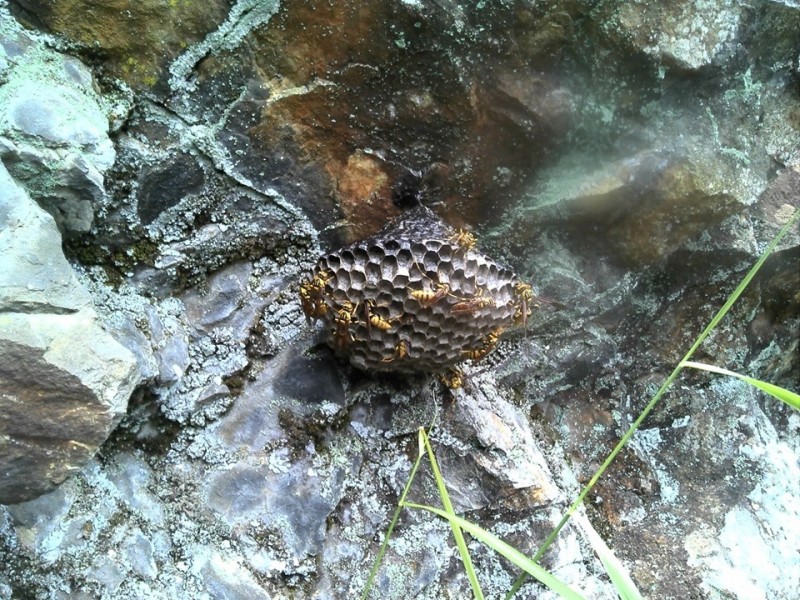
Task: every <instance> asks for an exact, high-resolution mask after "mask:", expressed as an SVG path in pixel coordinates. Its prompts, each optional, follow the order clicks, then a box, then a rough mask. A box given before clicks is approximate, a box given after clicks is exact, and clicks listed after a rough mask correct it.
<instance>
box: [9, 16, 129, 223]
mask: <svg viewBox="0 0 800 600" xmlns="http://www.w3.org/2000/svg"><path fill="white" fill-rule="evenodd" d="M0 38H2V41H0V44H2V47H3V51H4V53H5V56H7V57H8V58H7V64H6V65H5V68H4V69H3V83H2V86H0V157H2V159H3V163H4V164H5V165H6V167H7V168H8V170H9V171H11V173H12V174H13V176H14V177H15V178H16V179H17V180H18V181H20V182H22V183H23V184H24V185H25V187H26V189H27V191H28V193H29V194H30V195H31V196H33V198H34V199H35V200H36V201H37V202H38V203H39V204H40V206H42V207H43V208H44V209H45V210H47V211H48V212H49V213H50V214H51V215H52V216H53V218H54V219H55V221H56V224H57V225H58V227H59V229H60V230H61V231H62V232H66V233H69V234H75V233H85V232H87V231H89V228H90V227H91V225H92V220H93V218H94V210H95V207H96V205H98V204H99V203H101V202H102V200H103V199H104V198H105V195H106V191H105V187H104V184H103V174H104V173H105V171H106V170H107V169H108V168H109V167H110V166H111V165H112V164H113V162H114V156H115V152H114V146H113V144H112V143H111V140H110V139H109V137H108V133H107V132H108V118H107V116H106V114H105V113H106V109H105V107H104V106H102V105H101V103H102V100H101V98H100V96H99V95H98V94H97V93H96V92H95V90H94V88H93V85H92V74H91V73H90V72H89V71H88V69H87V68H86V67H85V66H84V65H83V64H82V63H81V62H79V61H77V60H75V59H73V58H69V57H65V56H61V55H58V54H56V53H54V52H49V53H48V52H47V51H46V50H44V49H43V47H42V45H41V44H40V43H37V42H34V41H33V40H32V39H31V38H30V36H29V35H28V34H27V33H24V32H22V31H19V30H14V29H13V28H11V27H10V26H9V24H8V22H3V23H0Z"/></svg>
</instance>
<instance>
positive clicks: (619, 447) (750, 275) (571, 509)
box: [506, 210, 800, 600]
mask: <svg viewBox="0 0 800 600" xmlns="http://www.w3.org/2000/svg"><path fill="white" fill-rule="evenodd" d="M798 216H800V210H795V211H794V214H793V215H792V217H791V218H790V219H789V220H788V221H787V222H786V224H785V225H784V226H783V227H782V228H781V230H780V231H779V232H778V234H777V235H776V236H775V237H774V238H773V240H772V241H771V242H770V244H769V246H767V248H766V250H764V252H763V254H762V255H761V256H760V257H759V259H758V261H756V264H754V265H753V267H752V268H751V269H750V271H748V273H747V275H745V277H744V279H742V282H741V283H740V284H739V285H738V286H737V287H736V289H735V290H734V291H733V293H732V294H731V295H730V296H729V297H728V299H727V300H726V301H725V304H723V305H722V308H720V309H719V311H717V314H716V315H714V317H713V318H712V319H711V321H710V322H709V324H708V325H707V326H706V328H705V329H704V330H703V332H702V333H701V334H700V335H699V336H698V337H697V339H696V340H695V342H694V344H692V347H691V348H689V351H688V352H687V353H686V355H685V356H684V357H683V359H682V360H681V362H680V363H678V365H677V366H676V367H675V369H674V370H673V371H672V373H670V375H669V377H667V379H666V380H665V381H664V383H662V384H661V387H660V388H658V391H657V392H656V393H655V395H654V396H653V397H652V398H651V399H650V402H648V403H647V406H645V407H644V410H643V411H642V413H641V414H640V415H639V417H638V418H637V419H636V420H635V421H634V422H633V424H632V425H631V426H630V428H629V429H628V431H626V432H625V434H624V435H623V436H622V438H621V439H620V441H619V443H618V444H617V445H616V446H615V447H614V449H613V450H612V451H611V453H610V454H609V455H608V458H606V460H605V461H604V462H603V464H602V465H600V468H599V469H597V472H596V473H595V474H594V475H593V476H592V478H591V479H590V480H589V483H587V484H586V486H585V487H584V488H583V490H581V493H580V494H579V495H578V497H577V498H576V499H575V502H573V503H572V505H570V507H569V508H568V509H567V512H566V513H564V516H563V517H562V518H561V520H560V521H559V522H558V525H556V527H555V529H553V531H552V532H551V533H550V535H548V536H547V538H546V539H545V541H544V543H543V544H542V546H541V547H540V548H539V550H538V551H537V552H536V554H534V555H533V561H534V562H536V561H538V560H539V559H540V558H541V557H542V556H543V555H544V553H545V552H546V551H547V548H549V547H550V544H552V543H553V540H555V539H556V537H557V536H558V534H559V533H560V531H561V530H562V529H563V528H564V526H565V525H566V524H567V522H568V521H569V520H570V518H571V517H572V515H573V514H574V513H575V511H576V510H577V509H578V507H579V506H580V505H581V504H582V503H583V500H584V498H586V496H587V495H588V494H589V492H590V491H591V490H592V488H593V487H594V486H595V484H596V483H597V481H598V480H599V479H600V477H601V476H602V475H603V473H605V471H606V469H608V467H609V465H611V463H612V462H613V461H614V459H615V458H616V457H617V454H619V453H620V451H621V450H622V448H624V447H625V445H626V444H627V443H628V440H630V439H631V437H632V436H633V434H634V433H635V432H636V430H637V429H639V426H640V425H641V424H642V421H644V420H645V418H646V417H647V415H649V414H650V412H651V411H652V410H653V408H655V406H656V404H658V401H659V400H661V396H663V395H664V393H665V392H666V391H667V389H669V387H670V386H671V385H672V382H673V381H675V379H677V377H678V375H679V374H680V372H681V370H682V368H683V367H682V366H681V364H682V363H685V362H686V361H688V360H689V359H690V358H691V357H692V355H693V354H694V353H695V351H696V350H697V348H699V347H700V344H702V343H703V342H704V341H705V339H706V338H707V337H708V336H709V334H710V333H711V332H712V331H713V330H714V328H715V327H716V326H717V325H718V324H719V322H720V321H721V320H722V319H723V318H724V317H725V315H726V314H728V311H729V310H730V309H731V306H733V304H734V302H736V300H738V299H739V296H741V295H742V292H744V290H745V289H746V288H747V286H748V285H749V284H750V281H751V280H752V279H753V277H755V275H756V273H758V271H759V270H760V269H761V267H762V265H763V264H764V263H765V262H766V260H767V257H768V256H769V255H770V254H772V251H773V250H774V249H775V247H776V246H777V245H778V244H779V243H780V241H781V240H782V239H783V238H784V236H785V235H786V234H787V233H788V232H789V229H791V227H792V225H794V223H795V221H797V217H798ZM526 577H527V574H526V573H522V575H520V576H519V577H518V578H517V580H516V581H515V582H514V585H513V586H512V587H511V589H510V590H509V592H508V594H506V600H511V598H513V597H514V594H516V593H517V591H519V588H521V587H522V584H523V583H525V579H526Z"/></svg>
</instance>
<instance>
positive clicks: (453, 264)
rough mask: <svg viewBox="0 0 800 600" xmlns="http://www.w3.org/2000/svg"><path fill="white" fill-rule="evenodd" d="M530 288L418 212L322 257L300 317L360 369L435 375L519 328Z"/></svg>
mask: <svg viewBox="0 0 800 600" xmlns="http://www.w3.org/2000/svg"><path fill="white" fill-rule="evenodd" d="M532 298H533V294H532V290H531V286H530V285H528V284H527V283H525V282H523V281H521V280H520V279H519V278H518V277H517V275H516V274H514V273H513V272H512V271H510V270H509V269H507V268H505V267H503V266H501V265H499V264H497V263H496V262H495V261H494V260H492V259H491V258H489V257H488V256H485V255H484V254H482V253H481V252H479V251H478V250H477V249H476V239H475V237H474V236H473V235H472V234H471V233H469V232H467V231H464V230H456V229H454V228H453V227H451V226H449V225H447V224H446V223H445V222H444V221H442V220H441V219H440V218H439V217H438V216H436V215H435V214H434V213H433V212H432V211H431V210H430V209H428V208H426V207H424V206H422V205H418V206H415V207H414V208H411V209H409V210H408V211H407V212H406V213H405V214H403V215H401V216H400V217H397V218H396V219H394V220H392V221H390V222H389V223H388V224H387V225H386V226H385V227H384V228H383V229H382V230H381V231H380V232H379V233H377V234H376V235H374V236H372V237H369V238H367V239H365V240H362V241H360V242H356V243H354V244H350V245H348V246H344V247H343V248H341V249H339V250H337V251H336V252H333V253H331V254H328V255H326V256H322V257H321V258H320V259H319V260H318V262H317V265H316V267H315V268H314V269H313V271H312V273H311V274H310V275H309V276H308V277H307V278H306V279H304V280H303V281H302V282H301V284H300V300H301V304H302V308H303V312H304V313H305V315H306V318H307V319H308V320H309V321H310V320H314V321H316V320H317V319H319V320H321V321H322V323H323V325H324V327H325V330H326V331H327V333H328V336H327V338H328V343H329V344H330V346H331V347H332V348H333V349H334V351H336V352H337V353H338V354H340V355H342V356H345V357H347V358H348V359H349V361H350V363H351V364H353V365H354V366H355V367H357V368H359V369H363V370H365V371H393V372H399V373H420V372H423V373H440V374H446V375H445V376H444V377H443V381H445V382H446V383H447V384H448V385H450V386H451V387H458V385H460V382H461V377H460V372H459V371H458V369H457V365H458V364H459V363H461V362H463V361H465V360H471V361H474V362H476V361H479V360H481V359H482V358H484V357H485V356H486V355H487V354H489V352H491V351H492V350H494V348H495V347H496V346H497V343H498V341H499V338H500V335H501V334H502V333H503V332H504V331H505V330H507V329H509V328H512V327H515V326H525V325H526V324H527V319H528V316H529V315H530V311H531V299H532Z"/></svg>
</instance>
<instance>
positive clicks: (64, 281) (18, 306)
mask: <svg viewBox="0 0 800 600" xmlns="http://www.w3.org/2000/svg"><path fill="white" fill-rule="evenodd" d="M60 241H61V238H60V236H59V234H58V230H57V229H56V226H55V223H54V222H53V219H52V218H51V217H50V215H48V214H47V213H46V212H44V211H43V210H42V209H41V208H39V207H38V206H37V205H36V203H34V202H33V201H32V200H31V199H30V198H29V197H28V196H27V195H26V194H25V192H24V191H23V190H22V188H20V187H19V186H17V185H16V183H14V181H13V180H12V179H11V177H10V176H9V174H8V171H6V169H5V167H3V166H2V165H0V355H2V357H3V359H2V361H0V388H1V389H2V390H3V391H2V394H1V395H0V474H2V475H0V502H2V503H4V504H8V503H17V502H22V501H24V500H30V499H32V498H35V497H37V496H39V495H41V494H43V493H45V492H49V491H51V490H52V489H53V488H54V487H55V486H57V485H58V484H60V483H62V482H63V481H64V480H65V479H66V478H67V477H69V476H70V475H72V474H74V473H76V472H78V471H79V470H80V468H81V467H82V466H83V465H84V463H85V462H86V461H87V460H88V459H89V458H91V457H92V456H93V455H94V453H95V452H96V451H97V449H98V447H99V446H100V444H102V443H103V442H104V441H105V439H106V438H107V437H108V434H109V433H110V432H111V430H112V429H113V428H114V427H115V426H116V425H117V424H118V423H119V421H120V419H121V418H122V416H123V415H124V414H125V409H126V408H127V405H128V398H129V397H130V395H131V392H132V391H133V388H134V387H135V385H136V384H137V383H138V382H139V370H138V368H137V364H136V361H135V359H134V357H133V355H132V354H131V353H130V352H129V351H128V350H126V349H125V348H124V347H123V346H121V345H120V344H119V343H117V342H116V341H115V340H114V338H112V337H111V335H110V334H109V333H108V332H107V331H106V330H105V329H104V328H103V326H102V323H101V321H100V320H99V319H98V317H97V313H96V312H95V311H94V309H93V307H92V299H91V297H90V295H89V293H88V292H87V291H86V289H85V288H84V287H82V286H81V285H80V283H79V281H78V279H77V277H76V276H75V274H74V273H73V271H72V268H71V267H70V265H69V263H68V262H67V260H66V259H65V258H64V254H63V253H62V251H61V244H60Z"/></svg>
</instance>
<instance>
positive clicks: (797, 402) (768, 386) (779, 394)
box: [681, 360, 800, 410]
mask: <svg viewBox="0 0 800 600" xmlns="http://www.w3.org/2000/svg"><path fill="white" fill-rule="evenodd" d="M681 365H682V366H684V367H691V368H693V369H701V370H703V371H711V372H712V373H719V374H720V375H730V376H731V377H736V378H737V379H741V380H742V381H746V382H747V383H749V384H750V385H752V386H753V387H757V388H758V389H760V390H762V391H764V392H766V393H768V394H769V395H770V396H774V397H775V398H777V399H778V400H781V401H783V402H785V403H786V404H788V405H789V406H791V407H792V408H794V409H796V410H800V395H799V394H795V393H794V392H790V391H789V390H787V389H784V388H782V387H780V386H777V385H775V384H773V383H769V382H766V381H761V380H760V379H754V378H752V377H748V376H747V375H742V374H741V373H735V372H734V371H729V370H728V369H723V368H721V367H715V366H714V365H708V364H706V363H699V362H693V361H690V360H685V361H683V362H682V363H681Z"/></svg>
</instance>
